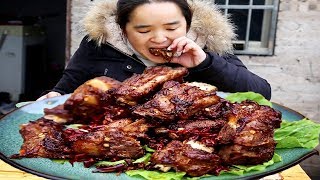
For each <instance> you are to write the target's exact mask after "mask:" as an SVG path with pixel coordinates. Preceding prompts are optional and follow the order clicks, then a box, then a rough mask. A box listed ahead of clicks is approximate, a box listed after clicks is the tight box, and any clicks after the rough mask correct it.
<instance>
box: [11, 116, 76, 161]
mask: <svg viewBox="0 0 320 180" xmlns="http://www.w3.org/2000/svg"><path fill="white" fill-rule="evenodd" d="M20 134H21V136H22V138H23V144H22V146H21V149H20V152H19V154H17V155H13V156H12V158H22V157H28V158H31V157H43V158H59V159H65V158H68V157H69V153H70V149H69V147H68V146H67V142H66V141H65V137H64V133H63V126H62V125H60V124H58V123H56V122H54V121H51V120H46V119H44V118H40V119H38V120H36V121H31V122H29V123H28V124H23V125H21V127H20Z"/></svg>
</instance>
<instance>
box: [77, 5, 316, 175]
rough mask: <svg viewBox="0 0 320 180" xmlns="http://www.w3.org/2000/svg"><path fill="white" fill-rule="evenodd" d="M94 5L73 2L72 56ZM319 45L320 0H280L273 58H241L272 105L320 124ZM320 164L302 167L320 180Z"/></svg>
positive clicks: (310, 162)
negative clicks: (267, 90)
mask: <svg viewBox="0 0 320 180" xmlns="http://www.w3.org/2000/svg"><path fill="white" fill-rule="evenodd" d="M96 1H98V0H96ZM96 1H95V2H96ZM91 4H92V2H90V1H82V0H73V1H72V18H71V19H72V32H71V34H72V38H71V39H72V43H71V45H72V48H71V53H74V51H75V50H76V48H77V47H78V45H79V43H80V40H81V38H82V35H80V34H79V32H78V29H79V22H80V20H81V19H82V17H83V16H84V15H85V13H86V12H87V10H88V6H90V5H91ZM319 43H320V0H280V7H279V14H278V25H277V32H276V46H275V54H274V56H239V57H240V59H242V60H243V62H244V63H245V64H246V65H247V66H248V68H249V69H250V70H252V71H253V72H255V73H256V74H258V75H260V76H262V77H264V78H266V79H267V80H268V81H269V82H270V84H271V86H272V101H273V102H277V103H279V104H282V105H284V106H286V107H289V108H291V109H293V110H295V111H298V112H300V113H301V114H303V115H305V116H306V117H308V118H309V119H312V120H314V121H317V122H319V123H320V70H319V69H320V50H319ZM318 149H320V148H318ZM319 164H320V160H319V158H317V157H312V158H309V159H307V160H306V161H304V162H303V163H302V164H301V165H302V166H303V167H304V169H305V170H306V171H307V172H308V173H309V175H313V176H314V177H315V176H320V175H319V173H320V172H318V170H317V169H319Z"/></svg>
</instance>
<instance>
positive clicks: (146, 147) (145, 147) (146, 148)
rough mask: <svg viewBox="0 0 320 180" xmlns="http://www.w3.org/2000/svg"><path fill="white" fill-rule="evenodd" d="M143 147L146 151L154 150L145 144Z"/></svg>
mask: <svg viewBox="0 0 320 180" xmlns="http://www.w3.org/2000/svg"><path fill="white" fill-rule="evenodd" d="M143 148H144V149H145V150H146V151H147V152H156V151H155V150H154V149H151V148H149V147H148V146H147V145H144V146H143Z"/></svg>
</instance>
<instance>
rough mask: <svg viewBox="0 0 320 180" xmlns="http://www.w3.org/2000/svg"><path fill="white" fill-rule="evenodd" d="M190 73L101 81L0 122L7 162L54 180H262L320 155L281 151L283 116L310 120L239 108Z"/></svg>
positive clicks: (249, 105) (263, 108)
mask: <svg viewBox="0 0 320 180" xmlns="http://www.w3.org/2000/svg"><path fill="white" fill-rule="evenodd" d="M187 73H188V70H187V69H186V68H183V67H175V68H172V67H168V66H157V67H149V68H147V69H146V70H145V71H144V72H143V73H142V74H136V75H133V76H132V77H131V78H129V79H127V80H125V81H124V82H119V81H117V80H114V79H112V78H109V77H96V78H94V79H91V80H88V81H87V82H85V83H84V84H82V85H81V86H79V87H78V88H77V89H76V90H75V91H74V92H73V93H72V94H67V95H63V96H60V97H54V98H49V99H45V100H42V101H36V102H33V103H30V104H27V105H24V106H22V107H20V108H18V109H16V110H14V111H13V112H11V113H9V114H7V115H6V116H4V117H3V118H2V119H1V120H0V128H1V131H0V143H1V146H0V158H1V159H2V160H3V161H5V162H6V163H8V164H10V165H12V166H14V167H16V168H18V169H21V170H23V171H26V172H29V173H32V174H35V175H38V176H41V177H45V178H48V179H102V178H104V179H143V178H146V179H185V178H188V177H189V178H190V177H191V178H192V177H199V178H201V179H257V178H262V177H264V176H267V175H271V174H275V173H277V172H280V171H282V170H284V169H287V168H289V167H291V166H293V165H296V164H298V163H299V162H301V161H302V160H304V159H306V158H308V157H310V156H312V155H315V154H318V152H317V151H316V150H315V149H314V148H303V147H301V148H299V147H298V148H297V147H291V148H277V144H278V141H277V140H276V138H275V135H274V134H275V131H276V130H277V129H279V128H280V126H282V125H281V123H282V122H283V120H286V121H288V122H296V121H300V120H301V119H303V118H305V117H304V116H303V115H301V114H299V113H297V112H295V111H293V110H291V109H289V108H286V107H284V106H282V105H279V104H276V103H270V104H271V106H269V105H262V104H259V103H258V102H256V101H253V100H244V101H241V102H232V101H230V100H228V98H227V96H229V95H230V93H224V92H220V91H218V89H217V88H216V87H215V86H212V85H209V84H206V83H201V82H184V81H183V77H184V76H186V75H187ZM231 95H232V93H231ZM279 142H280V141H279Z"/></svg>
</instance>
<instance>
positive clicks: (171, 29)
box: [167, 28, 177, 31]
mask: <svg viewBox="0 0 320 180" xmlns="http://www.w3.org/2000/svg"><path fill="white" fill-rule="evenodd" d="M176 29H177V28H168V29H167V30H168V31H174V30H176Z"/></svg>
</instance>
